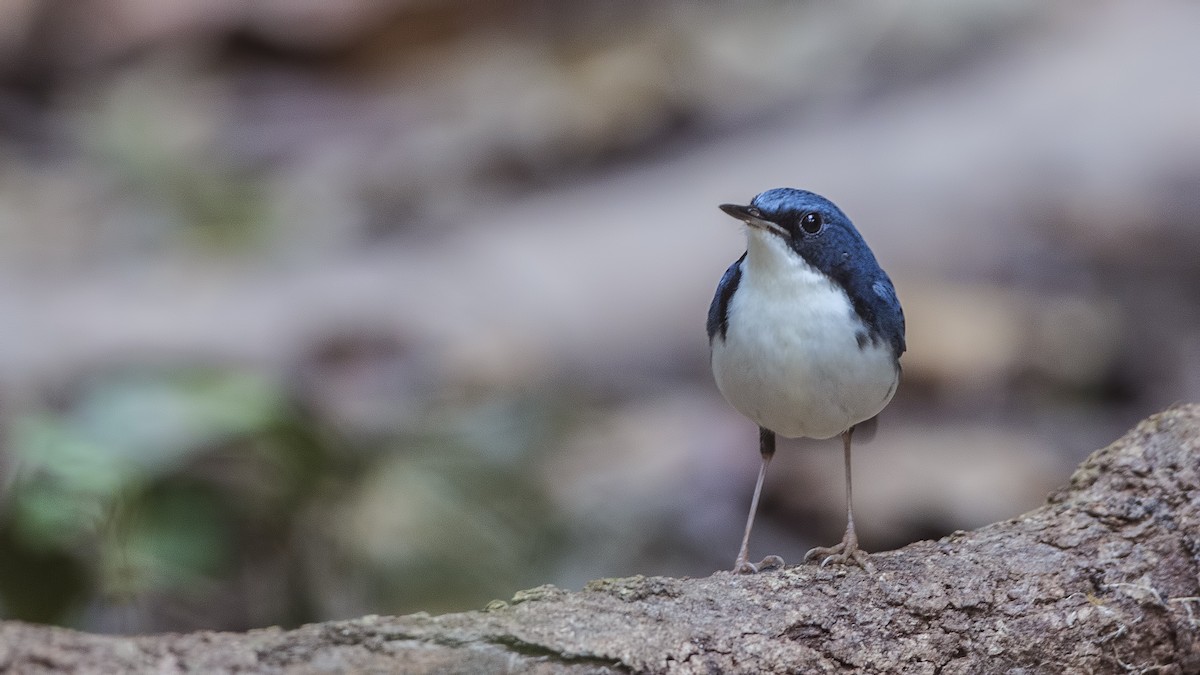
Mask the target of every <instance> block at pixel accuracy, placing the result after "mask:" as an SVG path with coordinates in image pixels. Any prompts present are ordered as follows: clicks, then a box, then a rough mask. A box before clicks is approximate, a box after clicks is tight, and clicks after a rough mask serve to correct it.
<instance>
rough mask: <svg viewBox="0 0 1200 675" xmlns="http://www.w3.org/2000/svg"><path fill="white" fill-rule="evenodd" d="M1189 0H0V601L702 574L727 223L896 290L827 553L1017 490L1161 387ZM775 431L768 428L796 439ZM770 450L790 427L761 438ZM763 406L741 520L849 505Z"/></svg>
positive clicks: (97, 620)
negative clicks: (549, 0) (772, 225)
mask: <svg viewBox="0 0 1200 675" xmlns="http://www.w3.org/2000/svg"><path fill="white" fill-rule="evenodd" d="M1198 20H1200V6H1197V5H1195V4H1193V3H1188V2H1183V1H1178V2H1152V3H1144V4H1139V5H1137V6H1136V7H1134V6H1131V5H1125V4H1123V3H1117V2H1101V3H1082V2H1072V3H1056V4H1054V5H1045V4H1042V3H1034V2H1000V1H998V0H979V1H976V2H970V3H950V2H931V3H922V4H918V5H905V6H904V7H903V8H901V7H898V6H897V7H893V6H890V5H884V4H881V3H869V2H849V3H838V4H836V5H830V4H823V3H794V4H791V3H762V4H755V5H752V6H744V5H736V6H735V5H731V4H727V3H690V2H683V1H676V2H668V3H657V4H654V5H653V6H645V5H644V4H642V3H634V2H618V3H588V2H581V1H578V0H577V1H574V2H566V3H559V4H557V5H548V4H546V3H532V2H521V1H516V2H507V3H482V2H474V1H471V0H460V1H457V2H454V1H450V2H442V3H413V2H401V1H400V0H344V1H343V2H339V3H293V2H282V1H276V2H260V3H253V4H252V6H243V4H242V3H234V2H217V3H212V2H201V1H200V0H171V1H170V2H158V3H136V2H130V1H128V0H80V1H78V2H73V3H49V2H42V1H40V0H19V1H17V2H10V3H6V4H4V5H3V6H0V317H2V318H3V324H2V325H3V327H4V330H3V332H4V338H3V339H2V340H0V423H2V425H3V445H2V447H0V618H23V619H27V620H34V621H46V622H54V623H62V624H65V625H72V626H76V627H81V628H85V629H89V630H98V631H113V632H145V631H153V630H164V629H189V628H201V627H203V628H228V629H240V628H246V627H251V626H261V625H269V624H276V623H281V624H284V625H295V624H298V623H300V622H304V621H312V620H319V619H326V618H339V617H350V616H357V615H361V614H365V613H405V612H411V611H417V610H428V611H431V612H441V611H449V610H458V609H467V608H474V607H480V606H482V605H484V604H486V602H487V601H488V600H489V599H491V598H493V597H508V596H510V595H511V594H512V592H513V590H515V589H518V588H525V587H529V586H534V585H538V584H542V583H555V584H558V585H560V586H564V587H579V586H581V585H582V584H583V582H584V581H586V580H587V579H590V578H594V577H600V576H623V575H629V574H635V573H643V574H668V575H705V574H708V573H709V572H711V571H712V570H714V569H719V568H725V567H727V566H728V565H729V564H731V562H732V557H733V554H734V553H735V552H736V551H735V548H736V544H737V537H738V534H740V528H741V525H742V519H743V518H744V515H745V508H746V505H747V503H748V500H749V490H750V488H751V486H752V481H753V476H754V472H755V470H756V467H757V462H758V458H757V453H756V452H755V446H754V442H755V436H754V431H753V428H752V427H751V426H750V423H749V422H747V421H745V420H744V419H742V418H740V416H738V415H737V413H736V412H734V411H733V410H732V409H730V408H729V407H728V406H727V405H726V404H725V403H724V402H723V401H722V400H721V398H720V396H719V395H718V394H717V392H716V389H715V387H714V386H713V385H712V383H711V378H710V376H709V374H708V355H707V344H706V342H705V339H704V330H703V322H704V315H705V311H706V308H707V305H708V301H709V299H710V298H711V294H712V290H713V288H714V287H715V285H716V282H717V279H718V278H719V276H720V274H721V272H722V271H723V270H724V269H725V266H726V265H728V264H729V262H731V261H732V260H734V259H735V258H736V257H737V256H738V255H739V254H740V252H741V250H742V246H743V243H742V240H741V236H742V235H741V233H740V231H739V229H738V227H737V226H736V224H734V223H732V222H731V221H729V219H728V218H727V217H725V216H723V215H722V214H721V213H720V212H719V211H718V210H717V209H716V208H715V206H716V204H718V203H721V202H730V201H743V202H744V201H746V200H748V199H750V197H752V196H753V195H754V194H755V193H757V192H759V191H761V190H763V189H767V188H770V187H777V186H782V185H792V186H796V187H804V188H808V189H812V190H814V191H817V192H820V193H822V194H825V195H827V196H829V197H830V198H832V199H833V200H834V201H835V202H837V203H838V204H839V205H840V206H841V207H842V208H843V209H844V210H846V211H847V213H849V214H850V216H851V217H852V218H853V219H854V221H855V222H856V224H857V225H858V227H859V229H860V230H861V231H862V232H863V233H864V236H865V237H866V238H867V240H868V241H869V242H870V243H871V245H872V247H873V249H874V250H875V252H876V254H877V256H878V257H879V258H880V260H881V262H882V263H883V265H884V266H885V267H886V268H887V269H888V270H889V272H890V273H891V275H892V276H893V278H894V279H895V281H896V285H897V288H898V292H899V295H900V298H901V301H902V302H903V304H904V307H905V310H906V314H907V317H908V326H909V348H910V352H909V354H907V355H906V356H905V358H904V360H903V365H904V373H905V377H904V382H903V384H902V385H901V387H900V390H899V393H898V394H897V397H896V399H895V401H894V402H893V403H892V405H891V406H890V407H889V408H888V410H887V411H885V413H884V415H883V416H882V425H881V428H880V431H879V434H878V437H877V438H876V440H875V441H874V442H873V443H871V444H869V445H866V446H864V450H863V451H862V452H859V453H856V471H855V478H856V488H857V489H856V491H855V492H856V499H857V502H858V503H857V505H856V510H857V511H860V512H861V513H860V516H859V518H858V519H859V520H861V523H860V534H861V537H862V539H863V543H864V546H865V548H867V549H868V550H879V549H886V548H892V547H896V546H899V545H902V544H904V543H907V542H909V541H913V540H916V539H919V538H923V537H933V536H939V535H942V534H946V533H948V532H951V531H953V530H955V529H958V528H969V527H973V526H977V525H980V524H983V523H986V522H990V521H993V520H996V519H1000V518H1004V517H1008V516H1011V515H1015V514H1017V513H1020V512H1022V511H1024V510H1027V509H1030V508H1033V507H1034V506H1037V505H1038V504H1039V503H1041V501H1042V500H1043V498H1044V496H1045V494H1046V493H1047V492H1048V491H1049V490H1050V489H1052V488H1053V487H1054V486H1056V485H1058V484H1060V483H1062V482H1063V481H1064V480H1065V479H1066V477H1067V475H1068V471H1069V468H1070V467H1071V466H1073V465H1074V464H1075V463H1076V462H1077V461H1078V460H1080V459H1081V458H1082V457H1083V456H1084V455H1085V454H1086V453H1087V452H1089V451H1091V450H1093V449H1095V448H1097V447H1101V446H1103V445H1105V444H1107V443H1108V442H1109V441H1111V440H1112V439H1113V438H1115V437H1116V436H1117V435H1118V434H1119V433H1120V432H1121V431H1122V430H1124V429H1125V428H1127V427H1128V426H1130V425H1131V424H1132V423H1133V422H1135V421H1136V420H1137V419H1140V418H1141V417H1143V416H1144V415H1146V414H1148V413H1149V412H1152V411H1155V410H1158V409H1161V408H1163V407H1165V406H1166V405H1168V404H1170V403H1172V402H1176V401H1181V400H1195V399H1197V398H1198V397H1200V303H1198V302H1197V299H1198V298H1200V292H1198V289H1200V263H1198V260H1200V255H1198V252H1200V227H1198V225H1197V223H1198V222H1200V133H1198V129H1200V127H1197V122H1196V121H1197V120H1200V86H1197V85H1200V82H1197V78H1198V77H1200V76H1197V75H1196V74H1195V73H1192V72H1190V71H1189V70H1188V69H1187V68H1186V67H1184V64H1189V63H1197V62H1200V42H1198V41H1196V40H1195V31H1194V26H1196V25H1200V23H1198ZM793 446H794V447H793ZM799 450H802V451H799ZM841 480H842V479H841V458H840V453H838V452H837V447H836V443H833V442H830V443H813V442H797V443H794V444H791V443H789V444H788V445H787V446H786V447H785V448H784V452H782V453H781V455H780V458H779V460H778V461H777V462H776V464H775V465H773V468H772V475H771V477H770V479H769V481H768V484H767V494H766V496H765V503H764V506H763V509H762V512H761V515H760V517H761V521H760V525H759V527H758V529H756V537H755V541H754V543H753V546H754V549H755V550H756V551H758V552H761V553H768V552H770V553H780V554H782V555H784V557H785V558H786V559H788V560H789V561H796V560H798V559H799V555H800V553H801V552H802V551H803V550H805V549H806V548H807V547H809V546H810V545H812V544H814V543H829V542H831V541H833V540H834V539H836V537H837V536H838V535H839V534H840V532H841V527H842V520H841V518H842V515H841V508H842V507H841V504H842V501H841V499H842V497H841V490H842V487H841V485H842V483H841Z"/></svg>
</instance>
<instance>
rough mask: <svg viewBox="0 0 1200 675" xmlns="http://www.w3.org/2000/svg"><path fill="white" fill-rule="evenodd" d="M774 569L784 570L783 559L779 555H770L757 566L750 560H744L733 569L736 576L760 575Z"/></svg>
mask: <svg viewBox="0 0 1200 675" xmlns="http://www.w3.org/2000/svg"><path fill="white" fill-rule="evenodd" d="M773 569H783V558H780V557H779V556H777V555H769V556H767V557H765V558H763V559H762V560H760V561H758V563H757V564H755V563H752V562H750V561H749V560H742V561H740V562H739V563H738V564H737V565H736V566H735V567H734V568H733V572H734V574H758V573H759V572H766V571H767V570H773Z"/></svg>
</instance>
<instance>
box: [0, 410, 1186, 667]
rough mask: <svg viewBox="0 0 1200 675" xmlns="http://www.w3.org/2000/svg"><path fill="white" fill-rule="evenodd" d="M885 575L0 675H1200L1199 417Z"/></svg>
mask: <svg viewBox="0 0 1200 675" xmlns="http://www.w3.org/2000/svg"><path fill="white" fill-rule="evenodd" d="M872 559H873V561H874V563H875V566H876V568H877V571H876V573H875V574H874V575H869V574H867V573H866V572H864V571H862V570H860V569H857V568H850V569H843V568H839V569H820V568H818V567H816V566H814V565H811V564H809V565H800V566H796V567H790V568H787V569H785V570H783V571H776V572H767V573H763V574H760V575H757V576H735V575H733V574H730V573H728V572H717V573H716V574H713V575H712V576H710V577H707V578H704V579H673V578H662V577H659V578H644V577H633V578H628V579H604V580H599V581H595V582H592V583H591V584H589V585H588V587H587V588H585V589H584V590H582V591H579V592H566V591H562V590H559V589H556V588H553V587H550V586H546V587H541V588H536V589H532V590H529V591H524V592H521V593H518V594H517V595H516V596H515V597H514V598H513V599H512V600H511V601H510V602H494V603H492V605H491V606H489V607H488V608H486V609H484V610H482V611H477V612H466V613H462V614H450V615H445V616H428V615H425V614H414V615H411V616H404V617H380V616H367V617H363V618H361V619H355V620H352V621H336V622H329V623H322V624H314V625H309V626H304V627H301V628H298V629H296V630H290V631H284V630H279V629H274V628H269V629H264V630H255V631H250V632H248V633H240V634H238V633H211V632H202V633H192V634H187V635H152V636H142V637H113V636H100V635H89V634H84V633H78V632H74V631H70V630H64V629H58V628H48V627H41V626H32V625H27V624H22V623H16V622H7V623H3V624H0V671H5V670H9V671H12V672H19V673H57V672H98V673H99V672H103V673H110V672H128V671H138V672H149V671H153V672H156V673H176V672H184V671H198V672H266V673H285V672H286V673H312V672H345V671H355V672H363V671H367V672H397V671H399V672H447V673H497V672H532V673H631V672H636V673H642V672H647V673H769V672H780V673H783V672H805V673H819V672H830V673H831V672H846V671H859V672H888V673H944V674H947V675H948V674H950V673H1123V672H1157V673H1196V672H1200V588H1198V586H1200V578H1198V574H1200V405H1189V406H1180V407H1175V408H1172V409H1170V410H1167V411H1166V412H1163V413H1161V414H1159V415H1156V416H1154V417H1152V418H1150V419H1148V420H1146V421H1144V422H1142V423H1141V424H1140V425H1139V426H1138V427H1137V428H1135V429H1134V430H1133V431H1131V432H1129V433H1128V434H1127V435H1126V436H1125V437H1123V438H1122V439H1120V440H1118V441H1117V442H1116V443H1114V444H1113V445H1111V446H1109V447H1108V448H1105V449H1104V450H1100V451H1098V452H1096V453H1095V454H1093V455H1092V456H1091V457H1090V458H1089V459H1088V460H1087V461H1086V462H1084V463H1083V465H1081V466H1080V467H1079V469H1078V470H1077V471H1076V472H1075V474H1074V475H1073V476H1072V477H1071V481H1070V484H1069V485H1067V486H1066V487H1064V488H1062V489H1061V490H1059V491H1057V492H1056V493H1054V494H1053V495H1051V496H1050V498H1049V500H1048V503H1047V504H1046V505H1045V506H1043V507H1041V508H1039V509H1037V510H1035V511H1032V512H1030V513H1027V514H1025V515H1023V516H1020V517H1018V518H1014V519H1012V520H1008V521H1005V522H1001V523H996V524H993V525H989V526H987V527H984V528H981V529H979V530H976V531H974V532H956V533H955V534H953V535H951V536H949V537H945V538H943V539H941V540H939V541H922V542H918V543H915V544H912V545H911V546H907V547H905V548H903V549H901V550H898V551H892V552H889V553H879V554H875V555H873V556H872Z"/></svg>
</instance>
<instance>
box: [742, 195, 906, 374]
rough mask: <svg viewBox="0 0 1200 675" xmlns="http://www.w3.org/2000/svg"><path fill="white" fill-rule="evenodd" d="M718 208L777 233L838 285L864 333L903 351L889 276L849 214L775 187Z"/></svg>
mask: <svg viewBox="0 0 1200 675" xmlns="http://www.w3.org/2000/svg"><path fill="white" fill-rule="evenodd" d="M721 210H722V211H724V212H725V213H728V214H729V215H731V216H733V217H734V218H737V219H738V220H741V221H743V222H744V223H746V224H747V225H748V226H750V227H751V228H753V230H757V231H758V232H761V233H762V235H761V236H764V237H770V238H778V240H780V241H781V242H782V243H783V244H785V245H786V248H787V249H789V250H790V251H791V252H792V253H794V254H795V255H797V256H799V257H800V259H802V260H803V261H804V262H805V263H807V264H808V265H809V266H810V267H812V268H813V269H814V270H816V271H818V272H820V273H821V274H824V275H825V276H826V277H828V278H829V279H830V281H832V282H833V283H835V284H837V285H838V286H840V287H841V288H842V289H843V290H845V291H846V295H847V296H848V297H849V298H850V301H851V302H852V304H853V305H854V309H855V311H856V313H857V314H858V315H859V317H860V318H861V319H862V320H863V322H864V323H865V324H866V325H867V327H868V329H869V332H870V337H871V338H872V339H873V340H874V339H882V340H885V341H886V342H889V343H891V345H892V348H893V350H894V351H895V354H896V356H897V357H898V356H899V355H900V354H902V353H903V352H904V349H905V344H904V314H903V312H902V311H901V309H900V301H899V300H898V299H897V297H896V291H895V288H894V287H893V286H892V280H891V279H890V278H888V275H887V273H886V272H884V271H883V269H882V268H880V267H879V263H878V262H877V261H876V260H875V254H874V253H872V252H871V249H870V247H868V246H867V243H866V242H865V241H864V240H863V238H862V235H860V234H859V233H858V230H857V229H856V228H855V227H854V224H853V223H852V222H850V218H848V217H847V216H846V214H845V213H843V212H842V210H841V209H839V208H838V207H837V206H836V205H835V204H834V203H833V202H831V201H829V200H828V199H826V198H824V197H822V196H821V195H818V194H815V193H812V192H808V191H806V190H797V189H795V188H775V189H773V190H767V191H766V192H763V193H761V194H759V195H758V196H756V197H755V198H754V199H753V200H751V202H750V205H749V206H739V205H735V204H722V205H721ZM753 234H754V233H752V235H753ZM751 257H753V256H751ZM751 262H753V261H751Z"/></svg>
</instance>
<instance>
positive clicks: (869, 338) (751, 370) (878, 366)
mask: <svg viewBox="0 0 1200 675" xmlns="http://www.w3.org/2000/svg"><path fill="white" fill-rule="evenodd" d="M721 210H722V211H724V212H725V213H728V214H729V215H731V216H733V217H734V218H737V219H738V220H740V221H742V222H744V223H746V225H747V226H748V227H747V228H746V252H745V253H744V254H743V255H742V257H741V258H739V259H738V260H737V262H735V263H733V265H731V266H730V267H729V269H728V270H726V272H725V276H723V277H722V278H721V283H720V285H718V286H717V293H716V295H715V296H714V297H713V301H712V306H711V307H710V308H709V310H708V338H709V344H710V345H711V347H712V370H713V376H714V377H715V378H716V381H717V388H718V389H720V390H721V394H722V395H723V396H724V397H725V399H726V400H727V401H729V403H730V404H731V405H732V406H733V407H734V408H736V409H737V410H738V412H740V413H742V414H743V415H745V416H746V417H749V418H750V419H751V420H753V421H754V423H755V424H757V425H758V427H759V443H760V448H759V449H760V452H761V453H762V467H761V469H760V470H759V473H758V483H757V484H756V485H755V486H754V497H753V498H752V501H751V503H750V515H749V517H747V518H746V534H745V536H744V537H743V539H742V548H741V551H740V552H739V553H738V557H737V561H736V562H735V563H734V571H735V572H742V573H753V572H757V571H759V570H761V569H767V568H769V567H781V566H782V565H783V560H782V559H781V558H779V556H768V557H767V558H764V559H763V560H762V561H761V562H759V563H758V564H754V563H751V562H750V561H749V557H748V547H749V543H750V529H751V527H752V526H753V524H754V513H755V511H756V510H757V508H758V498H759V495H760V494H761V492H762V485H763V479H764V478H765V477H766V474H767V465H768V464H769V463H770V461H771V457H772V456H773V455H774V454H775V435H776V434H779V435H781V436H784V437H787V438H797V437H801V436H803V437H808V438H831V437H833V436H836V435H838V434H841V436H842V447H843V452H844V454H845V461H846V534H845V536H844V537H843V538H842V541H841V543H840V544H837V545H835V546H831V547H827V548H815V549H813V550H811V551H809V552H808V554H807V555H806V556H805V560H811V559H814V558H821V564H822V565H825V564H827V563H849V562H853V563H856V564H858V565H859V566H861V567H863V568H864V569H868V570H870V569H872V567H871V564H870V562H869V561H868V560H867V557H866V553H865V552H864V551H862V550H860V549H859V548H858V537H857V536H856V535H855V533H854V510H853V508H852V507H851V488H850V484H851V483H850V439H851V435H852V434H853V432H854V427H855V425H857V424H860V423H862V422H864V421H866V420H871V419H873V418H874V417H875V415H877V414H879V411H881V410H883V408H884V406H886V405H887V404H888V402H889V401H891V400H892V395H893V394H895V393H896V385H897V384H899V381H900V362H899V359H900V355H901V354H903V353H904V348H905V347H904V312H903V311H902V310H901V309H900V301H899V300H898V299H897V298H896V290H895V288H894V287H893V286H892V280H891V279H889V278H888V275H887V273H885V272H884V271H883V270H882V269H881V268H880V267H879V263H877V262H876V261H875V255H874V254H873V253H871V249H870V248H869V247H868V246H867V243H866V242H865V241H863V238H862V235H860V234H859V233H858V230H856V229H855V228H854V225H853V224H852V223H851V222H850V219H849V218H847V217H846V214H844V213H842V211H841V209H839V208H838V207H837V206H835V205H834V204H833V202H831V201H829V200H828V199H825V198H824V197H822V196H820V195H817V194H813V193H812V192H807V191H804V190H796V189H793V188H778V189H774V190H767V191H766V192H763V193H762V194H759V195H758V196H757V197H755V198H754V200H753V201H751V202H750V205H749V206H736V205H733V204H722V205H721Z"/></svg>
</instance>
